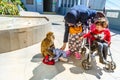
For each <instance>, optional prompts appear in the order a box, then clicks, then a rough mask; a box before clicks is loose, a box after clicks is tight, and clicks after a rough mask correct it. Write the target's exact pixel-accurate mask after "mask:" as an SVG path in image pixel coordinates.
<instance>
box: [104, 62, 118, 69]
mask: <svg viewBox="0 0 120 80" xmlns="http://www.w3.org/2000/svg"><path fill="white" fill-rule="evenodd" d="M105 68H106V70H110V71H113V70H115V69H116V64H115V62H113V61H111V62H109V63H108V64H106V65H105Z"/></svg>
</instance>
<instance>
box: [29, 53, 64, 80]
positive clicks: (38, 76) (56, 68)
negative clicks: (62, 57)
mask: <svg viewBox="0 0 120 80" xmlns="http://www.w3.org/2000/svg"><path fill="white" fill-rule="evenodd" d="M42 59H43V57H42V55H41V54H40V53H39V54H37V55H35V56H33V58H32V60H31V62H41V61H42ZM64 70H65V68H64V67H63V62H57V63H55V65H46V64H43V63H41V64H40V65H39V66H37V67H36V68H35V69H34V70H33V77H32V78H31V79H30V80H44V79H49V80H51V79H52V78H53V77H55V76H56V75H57V74H59V73H61V72H63V71H64Z"/></svg>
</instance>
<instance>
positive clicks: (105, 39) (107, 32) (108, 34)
mask: <svg viewBox="0 0 120 80" xmlns="http://www.w3.org/2000/svg"><path fill="white" fill-rule="evenodd" d="M104 41H105V42H106V43H108V45H110V43H111V34H110V31H109V29H107V30H106V37H105V38H104Z"/></svg>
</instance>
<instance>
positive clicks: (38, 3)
mask: <svg viewBox="0 0 120 80" xmlns="http://www.w3.org/2000/svg"><path fill="white" fill-rule="evenodd" d="M36 11H37V12H39V13H43V0H36Z"/></svg>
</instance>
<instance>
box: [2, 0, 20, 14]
mask: <svg viewBox="0 0 120 80" xmlns="http://www.w3.org/2000/svg"><path fill="white" fill-rule="evenodd" d="M0 14H2V15H18V14H19V11H18V8H17V6H16V5H15V4H13V3H8V2H3V1H1V2H0Z"/></svg>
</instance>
